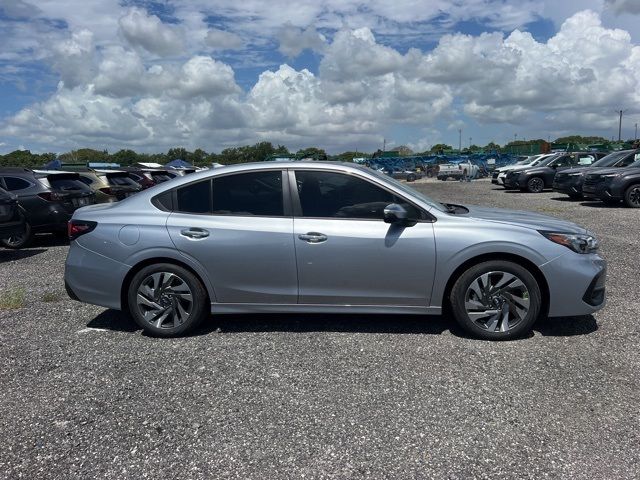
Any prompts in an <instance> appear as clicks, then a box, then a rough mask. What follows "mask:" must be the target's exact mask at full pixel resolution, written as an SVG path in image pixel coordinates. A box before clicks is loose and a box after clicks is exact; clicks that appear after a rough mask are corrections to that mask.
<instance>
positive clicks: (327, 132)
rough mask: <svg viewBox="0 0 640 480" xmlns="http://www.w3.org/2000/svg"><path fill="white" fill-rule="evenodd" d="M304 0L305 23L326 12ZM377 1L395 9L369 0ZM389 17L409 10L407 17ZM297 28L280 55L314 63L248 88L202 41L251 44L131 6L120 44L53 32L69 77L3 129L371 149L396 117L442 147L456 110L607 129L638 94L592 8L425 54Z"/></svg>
mask: <svg viewBox="0 0 640 480" xmlns="http://www.w3.org/2000/svg"><path fill="white" fill-rule="evenodd" d="M480 1H481V0H473V1H472V2H470V4H469V5H470V7H469V8H475V6H477V5H478V4H479V2H480ZM486 1H487V2H488V1H489V0H486ZM303 4H304V5H305V6H306V7H308V8H309V9H310V10H309V12H307V13H308V16H309V17H310V18H312V17H314V16H315V15H317V12H315V10H314V9H315V7H314V6H313V5H311V4H310V3H309V4H307V3H304V2H303ZM453 5H454V6H455V5H458V6H460V5H461V4H459V2H458V3H457V2H453ZM306 7H305V8H306ZM372 8H374V9H375V8H378V9H379V10H382V9H384V8H386V7H383V6H381V5H378V4H376V3H375V2H373V3H372ZM314 12H315V13H314ZM178 14H180V15H182V13H180V12H178V13H176V15H178ZM420 14H423V13H420ZM301 15H302V13H301ZM389 15H395V16H398V21H399V20H400V18H401V17H399V15H401V12H396V13H389ZM417 15H418V14H417ZM459 15H462V14H459ZM192 25H194V26H198V25H200V22H199V21H197V19H193V20H192ZM295 25H296V24H295V23H293V22H292V23H291V24H287V25H286V26H285V27H284V28H283V29H281V30H280V37H279V39H280V50H281V51H282V52H283V53H285V54H286V55H289V56H292V57H295V56H296V55H299V54H300V52H301V51H302V50H303V49H305V48H311V49H313V50H315V51H317V52H318V53H319V55H320V62H319V65H318V68H317V70H313V69H305V68H294V67H292V66H290V65H287V64H284V65H280V66H277V67H271V68H270V69H268V70H265V71H263V72H262V73H261V74H260V75H259V76H258V79H257V80H256V81H254V82H253V83H252V84H250V85H249V86H245V88H244V89H242V88H241V87H240V86H239V85H238V82H237V81H236V78H235V72H234V69H233V68H232V67H231V65H232V64H233V63H231V64H230V63H229V61H228V57H224V56H221V57H216V58H214V57H212V56H209V55H203V54H202V51H203V41H204V42H205V44H206V45H208V46H209V47H210V48H211V49H213V50H228V49H232V48H241V47H242V45H241V43H240V42H241V41H242V39H241V38H240V37H239V36H238V35H237V34H232V33H228V32H224V31H222V30H217V29H212V28H211V27H208V26H201V28H200V27H198V28H200V30H198V31H197V32H192V34H188V32H186V29H185V28H184V27H173V26H169V25H166V24H163V23H162V22H161V21H160V19H159V18H157V17H155V16H153V15H149V14H147V13H146V12H145V11H143V10H140V9H136V8H134V9H129V10H127V12H126V13H125V14H124V16H122V18H121V20H120V24H119V27H117V29H119V30H120V35H121V37H120V41H113V42H111V43H108V44H104V43H101V42H100V40H96V37H95V35H92V33H90V32H89V31H87V30H83V29H76V30H74V31H73V33H71V34H66V35H65V36H64V37H60V36H58V37H53V38H55V40H54V41H52V42H51V45H50V46H49V47H48V48H49V53H48V55H49V56H47V57H45V58H50V59H51V63H52V64H53V66H54V68H55V70H56V72H57V73H58V75H59V78H60V79H61V80H62V82H61V83H60V85H59V87H58V89H57V90H56V91H55V92H54V93H53V94H52V95H51V96H50V97H49V98H48V99H46V100H43V101H40V102H38V103H34V104H32V105H29V106H28V107H25V108H23V109H22V110H20V111H19V112H18V113H17V114H15V115H13V116H12V117H10V118H8V119H7V120H6V121H5V122H4V124H3V126H2V127H0V134H2V135H4V136H6V137H7V138H8V139H10V140H11V141H12V143H13V144H17V143H19V142H18V141H13V139H28V138H33V139H38V140H39V141H40V142H47V143H50V144H51V145H56V146H58V145H63V146H67V145H68V146H77V145H102V146H110V145H115V146H117V147H118V148H120V147H122V146H126V145H131V146H140V147H141V148H149V149H155V150H157V149H159V148H163V147H165V146H171V145H176V144H181V145H185V146H193V147H203V148H207V149H218V148H220V147H222V146H224V145H228V144H230V143H240V142H254V141H257V140H261V139H267V140H270V141H274V142H281V143H285V144H287V145H289V146H290V147H293V148H295V147H298V146H304V145H310V144H319V145H323V146H326V147H327V148H329V149H332V148H334V149H337V148H340V147H341V146H344V147H345V148H353V147H354V146H359V147H361V148H367V146H377V145H378V143H379V142H380V140H381V138H382V134H383V133H384V132H387V131H388V130H389V128H393V127H397V126H410V127H411V128H413V129H414V131H416V132H420V133H417V134H416V136H418V135H420V136H421V137H423V138H422V139H421V140H418V141H417V144H420V145H423V144H425V142H427V139H431V140H432V141H433V142H437V141H438V140H440V139H439V138H438V134H437V132H436V130H435V128H436V125H439V126H438V128H441V129H442V130H445V131H446V125H449V124H451V125H455V124H456V123H455V122H456V121H457V120H460V118H462V119H463V121H464V122H465V124H467V125H469V124H470V123H472V122H474V121H475V122H477V123H487V124H491V123H497V122H500V123H512V124H518V123H523V124H524V123H527V122H528V124H532V122H535V121H541V122H542V123H544V124H545V125H551V126H553V127H555V128H558V129H562V128H566V127H567V126H572V127H573V126H578V125H587V124H588V125H590V128H601V127H602V126H603V125H605V124H606V121H605V119H604V118H605V116H606V115H607V114H608V113H611V111H613V110H615V109H617V108H620V106H623V105H624V106H627V105H637V104H638V100H640V93H638V92H640V89H639V88H638V87H639V82H640V47H639V46H636V45H634V43H633V42H632V39H631V36H630V35H629V33H628V32H626V31H624V30H620V29H613V28H607V27H605V26H603V24H602V22H601V20H600V17H599V15H598V14H597V13H594V12H592V11H583V12H579V13H577V14H575V15H573V16H572V17H570V18H569V19H567V20H566V21H565V22H564V23H563V24H562V25H561V26H560V28H559V30H558V32H557V33H556V34H555V35H554V36H553V37H551V38H550V39H548V40H547V41H540V40H538V39H536V38H534V37H533V36H532V35H531V34H530V33H528V32H526V31H524V30H515V31H513V32H510V33H508V34H504V33H500V32H494V33H483V34H480V35H464V34H460V33H454V34H448V35H444V36H443V37H442V38H440V39H439V42H438V43H437V44H436V46H435V47H434V48H432V49H429V50H426V51H423V50H420V49H417V48H411V49H409V50H406V51H404V50H403V51H402V52H401V51H399V50H398V49H396V48H393V47H391V46H389V45H387V44H384V42H383V41H381V40H380V38H377V36H376V35H374V33H373V30H372V29H371V28H369V27H362V26H359V27H357V28H347V27H345V26H344V25H342V26H341V27H340V28H339V29H338V30H336V31H335V32H333V34H332V35H331V38H330V39H326V38H322V37H321V36H320V34H319V33H318V32H317V30H315V29H314V28H311V27H308V26H305V27H301V26H295ZM281 27H282V25H281ZM237 31H239V32H242V33H243V37H242V38H244V32H243V30H237ZM286 32H288V33H286ZM226 33H228V35H225V34H226ZM114 35H116V34H115V33H114ZM127 35H128V36H127ZM236 37H237V38H236ZM114 38H116V37H114ZM116 39H117V38H116ZM190 42H193V43H190ZM196 43H197V47H194V46H193V45H195V44H196ZM175 45H180V46H182V45H183V46H184V47H185V49H186V50H185V52H188V53H187V54H185V55H183V56H180V57H176V58H166V57H163V58H158V57H157V56H156V55H160V56H164V55H169V53H170V52H171V51H173V52H174V53H175V51H174V50H172V48H173V46H175ZM190 45H191V47H190ZM204 50H205V51H206V48H205V49H204ZM149 53H151V54H153V55H150V54H149ZM223 60H224V61H223ZM240 83H241V84H242V85H246V82H240ZM541 119H542V120H541ZM465 128H467V127H465ZM602 128H604V127H602ZM473 136H474V138H476V135H475V134H474V135H473ZM404 143H410V142H408V141H407V142H404ZM61 148H62V147H61Z"/></svg>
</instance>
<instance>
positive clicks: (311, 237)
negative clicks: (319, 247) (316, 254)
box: [298, 232, 327, 243]
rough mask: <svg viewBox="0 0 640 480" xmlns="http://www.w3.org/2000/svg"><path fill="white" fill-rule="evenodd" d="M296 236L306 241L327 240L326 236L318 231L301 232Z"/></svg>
mask: <svg viewBox="0 0 640 480" xmlns="http://www.w3.org/2000/svg"><path fill="white" fill-rule="evenodd" d="M298 238H299V239H300V240H304V241H305V242H307V243H322V242H326V241H327V236H326V235H325V234H323V233H318V232H309V233H303V234H302V235H298Z"/></svg>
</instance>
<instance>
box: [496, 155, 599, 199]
mask: <svg viewBox="0 0 640 480" xmlns="http://www.w3.org/2000/svg"><path fill="white" fill-rule="evenodd" d="M604 156H605V154H604V153H601V152H570V153H558V154H556V155H554V156H552V157H549V158H547V159H545V160H543V161H542V162H540V163H539V164H537V165H536V166H534V167H527V168H520V169H517V170H511V171H509V172H508V173H507V176H506V177H505V179H504V185H505V188H511V189H520V190H521V191H523V192H530V193H540V192H542V191H543V190H544V189H545V188H551V186H552V185H553V179H554V177H555V176H556V172H559V171H562V170H566V169H569V168H573V167H578V166H580V167H586V166H589V165H591V164H593V162H595V161H596V160H598V159H600V158H602V157H604Z"/></svg>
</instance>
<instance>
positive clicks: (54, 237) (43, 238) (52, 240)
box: [29, 233, 69, 247]
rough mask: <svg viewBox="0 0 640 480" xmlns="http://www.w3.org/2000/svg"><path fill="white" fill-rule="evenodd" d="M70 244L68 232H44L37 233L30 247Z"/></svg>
mask: <svg viewBox="0 0 640 480" xmlns="http://www.w3.org/2000/svg"><path fill="white" fill-rule="evenodd" d="M65 245H69V239H68V238H67V235H66V233H60V234H53V233H42V234H36V235H34V237H33V240H32V241H31V244H30V245H29V246H30V247H62V246H65Z"/></svg>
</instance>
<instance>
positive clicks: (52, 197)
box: [38, 192, 62, 202]
mask: <svg viewBox="0 0 640 480" xmlns="http://www.w3.org/2000/svg"><path fill="white" fill-rule="evenodd" d="M38 196H39V197H40V198H42V199H43V200H46V201H47V202H59V201H60V200H62V195H60V194H58V193H55V192H42V193H39V194H38Z"/></svg>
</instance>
